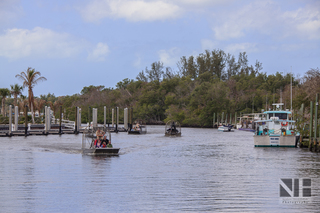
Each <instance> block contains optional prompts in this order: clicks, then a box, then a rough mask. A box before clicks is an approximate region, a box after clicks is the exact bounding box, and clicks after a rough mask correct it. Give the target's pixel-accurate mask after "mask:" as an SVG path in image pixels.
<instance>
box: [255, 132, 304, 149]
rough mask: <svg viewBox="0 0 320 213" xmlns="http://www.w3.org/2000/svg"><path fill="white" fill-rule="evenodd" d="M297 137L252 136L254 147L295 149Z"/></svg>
mask: <svg viewBox="0 0 320 213" xmlns="http://www.w3.org/2000/svg"><path fill="white" fill-rule="evenodd" d="M298 139H299V136H295V135H288V136H283V135H280V136H278V135H275V136H270V135H254V136H253V141H254V146H255V147H297V142H298Z"/></svg>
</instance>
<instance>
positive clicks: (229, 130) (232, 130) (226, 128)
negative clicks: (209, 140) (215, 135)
mask: <svg viewBox="0 0 320 213" xmlns="http://www.w3.org/2000/svg"><path fill="white" fill-rule="evenodd" d="M218 131H219V132H234V129H231V128H228V127H225V126H220V127H219V128H218Z"/></svg>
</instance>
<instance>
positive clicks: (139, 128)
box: [128, 120, 147, 135]
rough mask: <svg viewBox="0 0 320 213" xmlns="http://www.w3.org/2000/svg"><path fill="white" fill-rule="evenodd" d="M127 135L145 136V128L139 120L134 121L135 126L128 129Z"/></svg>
mask: <svg viewBox="0 0 320 213" xmlns="http://www.w3.org/2000/svg"><path fill="white" fill-rule="evenodd" d="M128 134H132V135H140V134H147V126H146V125H145V124H144V122H143V121H141V120H139V121H136V122H135V125H134V126H133V127H130V128H129V130H128Z"/></svg>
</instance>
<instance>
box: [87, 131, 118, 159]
mask: <svg viewBox="0 0 320 213" xmlns="http://www.w3.org/2000/svg"><path fill="white" fill-rule="evenodd" d="M104 130H105V129H104V128H103V127H94V128H92V129H85V131H84V132H83V134H82V154H104V155H118V154H119V150H120V148H114V147H113V146H112V144H111V133H110V131H104ZM106 133H107V134H106ZM93 135H96V138H94V137H93ZM99 142H101V143H103V142H105V144H103V145H101V146H98V145H97V144H96V143H98V144H99Z"/></svg>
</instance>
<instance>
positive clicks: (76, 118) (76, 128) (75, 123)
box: [74, 107, 78, 135]
mask: <svg viewBox="0 0 320 213" xmlns="http://www.w3.org/2000/svg"><path fill="white" fill-rule="evenodd" d="M75 110H76V116H75V122H74V134H76V135H77V134H78V107H76V108H75Z"/></svg>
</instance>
